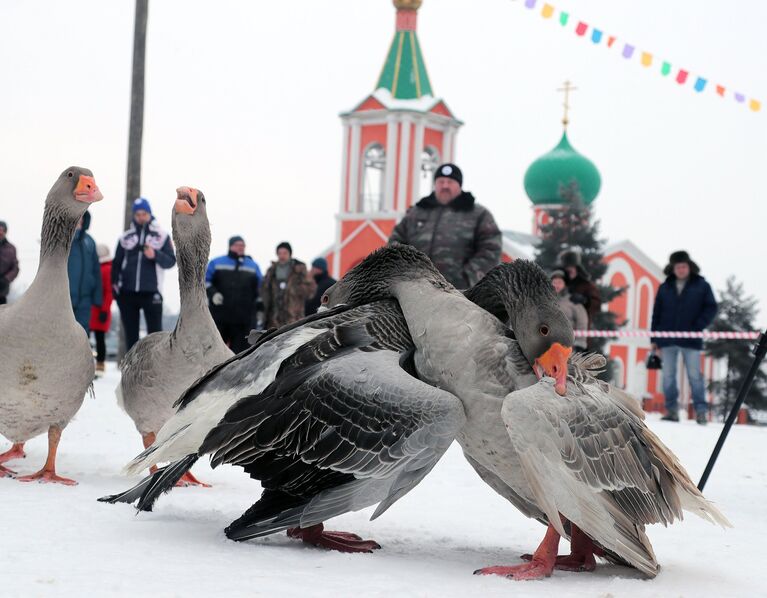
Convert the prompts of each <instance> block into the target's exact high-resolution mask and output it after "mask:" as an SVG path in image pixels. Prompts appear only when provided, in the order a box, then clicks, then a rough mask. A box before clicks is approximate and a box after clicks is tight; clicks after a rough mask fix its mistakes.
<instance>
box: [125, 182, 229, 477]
mask: <svg viewBox="0 0 767 598" xmlns="http://www.w3.org/2000/svg"><path fill="white" fill-rule="evenodd" d="M176 194H177V198H176V200H175V205H174V209H173V215H172V226H173V241H174V243H175V244H176V248H177V251H178V285H179V292H180V297H181V311H180V314H179V318H178V322H177V323H176V327H175V328H174V329H173V330H172V331H162V332H154V333H152V334H150V335H147V336H145V337H144V338H142V339H141V340H140V341H139V342H138V343H136V344H135V345H134V346H133V347H132V348H131V350H130V351H128V353H127V355H125V358H124V359H123V361H122V363H121V364H120V369H121V372H122V378H121V381H120V387H119V392H118V396H119V397H120V399H119V400H120V403H121V406H122V407H123V408H124V409H125V411H126V412H127V413H128V415H129V416H130V417H131V419H133V422H134V423H135V424H136V429H137V430H138V431H139V433H140V434H141V437H142V440H143V442H144V448H146V447H148V446H150V445H151V444H152V443H153V442H154V440H155V435H156V433H157V432H158V430H159V429H160V428H161V427H162V426H163V424H164V423H165V422H166V421H167V420H168V419H169V418H170V417H171V416H172V415H173V413H174V411H175V410H174V409H173V403H174V402H175V401H176V400H177V399H178V397H179V396H180V395H181V393H182V392H183V391H184V390H185V389H186V388H187V387H188V386H189V385H190V384H192V382H194V381H195V380H197V379H198V378H199V377H200V376H202V375H203V374H204V373H205V372H207V371H208V370H209V369H210V368H212V367H213V366H214V365H217V364H219V363H221V362H223V361H225V360H226V359H228V358H229V357H231V356H232V352H231V351H230V350H229V348H228V347H227V346H226V344H225V343H224V341H223V340H222V339H221V335H220V334H219V332H218V330H217V329H216V325H215V323H214V322H213V318H212V317H211V315H210V312H209V311H208V300H207V295H206V294H205V267H206V265H207V262H208V255H209V253H210V226H209V224H208V216H207V211H206V210H207V207H206V200H205V196H204V194H203V193H202V191H200V190H198V189H193V188H191V187H180V188H178V189H177V190H176ZM179 484H180V485H203V486H204V485H206V484H202V483H201V482H199V480H197V479H196V478H195V477H194V476H193V475H192V474H191V472H186V473H185V474H184V476H183V477H182V478H181V479H180V480H179Z"/></svg>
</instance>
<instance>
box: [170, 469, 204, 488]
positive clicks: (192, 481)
mask: <svg viewBox="0 0 767 598" xmlns="http://www.w3.org/2000/svg"><path fill="white" fill-rule="evenodd" d="M186 486H199V487H200V488H210V484H206V483H205V482H201V481H200V480H198V479H197V478H196V477H194V475H192V472H191V471H187V472H186V473H185V474H184V475H182V476H181V477H180V478H179V480H178V482H176V488H185V487H186Z"/></svg>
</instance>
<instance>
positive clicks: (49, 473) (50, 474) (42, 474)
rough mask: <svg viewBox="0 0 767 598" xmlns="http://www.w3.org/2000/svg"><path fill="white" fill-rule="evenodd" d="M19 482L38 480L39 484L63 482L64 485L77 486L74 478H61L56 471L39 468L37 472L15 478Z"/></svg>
mask: <svg viewBox="0 0 767 598" xmlns="http://www.w3.org/2000/svg"><path fill="white" fill-rule="evenodd" d="M16 479H17V480H18V481H19V482H40V483H41V484H64V485H65V486H77V482H76V481H75V480H70V479H69V478H62V477H61V476H59V475H56V472H55V471H53V470H49V469H41V470H40V471H38V472H37V473H33V474H30V475H23V476H19V477H17V478H16Z"/></svg>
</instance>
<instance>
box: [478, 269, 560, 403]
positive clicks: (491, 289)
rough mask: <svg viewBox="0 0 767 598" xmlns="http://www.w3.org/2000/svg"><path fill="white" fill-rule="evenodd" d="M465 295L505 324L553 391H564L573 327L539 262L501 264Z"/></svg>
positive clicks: (536, 370) (537, 374)
mask: <svg viewBox="0 0 767 598" xmlns="http://www.w3.org/2000/svg"><path fill="white" fill-rule="evenodd" d="M466 297H467V298H468V299H469V300H470V301H473V302H474V303H476V304H477V305H478V306H479V307H482V308H483V309H486V310H487V311H489V312H490V313H492V314H493V315H495V316H496V317H497V318H498V319H500V320H501V321H503V322H505V323H506V324H507V325H508V326H509V327H510V328H511V329H512V330H513V331H514V335H515V336H516V338H517V341H519V346H520V349H521V350H522V352H523V353H524V355H525V357H526V358H527V360H528V362H529V363H530V365H531V366H532V368H533V371H534V372H535V374H536V376H538V378H541V377H543V376H549V377H551V378H553V379H554V380H555V381H556V385H555V388H556V390H557V392H558V393H559V394H561V395H564V394H565V392H566V384H567V362H568V360H569V358H570V355H571V353H572V351H573V349H572V347H573V341H574V337H573V329H572V326H571V324H570V322H569V321H568V320H567V318H566V317H565V314H564V313H563V312H562V310H561V309H560V308H559V304H558V303H557V297H556V295H555V294H554V290H553V288H552V286H551V281H550V280H549V277H548V276H546V273H545V272H544V271H543V270H542V269H541V267H540V266H538V265H537V264H536V263H534V262H531V261H528V260H514V261H513V262H511V263H508V264H500V265H498V266H496V267H495V268H493V269H492V270H490V272H488V273H487V275H486V276H485V277H484V278H483V279H482V280H480V281H479V282H478V283H477V284H476V285H475V286H474V287H472V288H471V289H469V290H468V291H467V292H466Z"/></svg>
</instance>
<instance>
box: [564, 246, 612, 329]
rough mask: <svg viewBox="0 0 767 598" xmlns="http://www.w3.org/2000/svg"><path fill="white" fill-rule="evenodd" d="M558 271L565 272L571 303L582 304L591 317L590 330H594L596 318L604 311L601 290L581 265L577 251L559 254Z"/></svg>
mask: <svg viewBox="0 0 767 598" xmlns="http://www.w3.org/2000/svg"><path fill="white" fill-rule="evenodd" d="M558 269H560V270H564V272H565V275H566V277H567V278H566V280H565V282H566V283H567V291H568V292H569V293H570V301H572V302H573V303H580V304H581V305H583V307H585V308H586V313H587V314H588V316H589V328H592V322H593V321H594V318H595V317H596V315H597V314H598V313H599V310H600V309H602V297H601V295H600V294H599V288H598V287H597V285H595V284H594V283H593V282H592V281H591V276H590V275H589V273H588V272H586V269H585V268H584V267H583V264H582V263H581V254H580V253H578V252H577V251H573V250H566V251H563V252H562V253H560V254H559V266H558Z"/></svg>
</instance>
